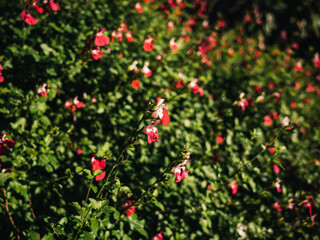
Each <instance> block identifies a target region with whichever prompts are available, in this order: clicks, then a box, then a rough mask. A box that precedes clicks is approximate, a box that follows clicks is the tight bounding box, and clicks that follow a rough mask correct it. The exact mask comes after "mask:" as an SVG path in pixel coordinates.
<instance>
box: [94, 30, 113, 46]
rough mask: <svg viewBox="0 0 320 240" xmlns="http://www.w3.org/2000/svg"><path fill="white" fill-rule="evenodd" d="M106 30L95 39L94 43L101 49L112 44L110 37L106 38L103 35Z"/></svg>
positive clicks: (101, 31) (100, 32)
mask: <svg viewBox="0 0 320 240" xmlns="http://www.w3.org/2000/svg"><path fill="white" fill-rule="evenodd" d="M104 30H105V29H101V30H100V31H99V32H98V33H97V34H96V37H95V38H94V43H95V44H96V45H97V46H99V47H103V46H105V45H107V44H109V43H110V38H109V37H108V36H105V35H104V34H103V31H104Z"/></svg>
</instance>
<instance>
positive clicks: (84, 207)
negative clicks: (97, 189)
mask: <svg viewBox="0 0 320 240" xmlns="http://www.w3.org/2000/svg"><path fill="white" fill-rule="evenodd" d="M93 179H94V178H92V179H91V182H90V185H89V189H88V192H87V195H86V200H85V202H84V205H83V207H82V213H81V220H82V218H83V213H84V210H85V209H86V204H87V202H88V198H89V194H90V191H91V189H92V183H93Z"/></svg>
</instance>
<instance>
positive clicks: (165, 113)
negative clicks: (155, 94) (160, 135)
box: [161, 109, 170, 126]
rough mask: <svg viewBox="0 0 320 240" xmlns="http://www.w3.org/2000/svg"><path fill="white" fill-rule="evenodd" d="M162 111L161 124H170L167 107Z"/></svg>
mask: <svg viewBox="0 0 320 240" xmlns="http://www.w3.org/2000/svg"><path fill="white" fill-rule="evenodd" d="M162 113H163V117H162V118H161V121H162V123H163V125H165V126H168V125H169V124H170V117H169V113H168V109H164V110H163V112H162Z"/></svg>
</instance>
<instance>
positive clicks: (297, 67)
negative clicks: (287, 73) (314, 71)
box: [293, 61, 303, 72]
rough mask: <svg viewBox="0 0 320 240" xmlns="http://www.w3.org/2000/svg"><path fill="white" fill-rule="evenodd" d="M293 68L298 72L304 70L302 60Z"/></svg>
mask: <svg viewBox="0 0 320 240" xmlns="http://www.w3.org/2000/svg"><path fill="white" fill-rule="evenodd" d="M293 70H294V71H296V72H302V70H303V67H302V62H301V61H298V62H297V63H296V65H295V66H294V68H293Z"/></svg>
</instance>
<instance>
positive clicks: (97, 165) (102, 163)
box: [91, 154, 106, 181]
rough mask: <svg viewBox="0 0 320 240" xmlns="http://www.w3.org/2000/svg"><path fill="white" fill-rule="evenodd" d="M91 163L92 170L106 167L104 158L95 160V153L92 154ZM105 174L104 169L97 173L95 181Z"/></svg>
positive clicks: (102, 177)
mask: <svg viewBox="0 0 320 240" xmlns="http://www.w3.org/2000/svg"><path fill="white" fill-rule="evenodd" d="M91 163H92V171H97V170H101V169H104V168H105V167H106V161H105V160H100V161H99V160H97V159H96V154H93V156H92V158H91ZM105 176H106V172H105V171H104V172H103V173H101V174H99V175H97V176H96V181H101V180H102V179H104V178H105Z"/></svg>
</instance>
